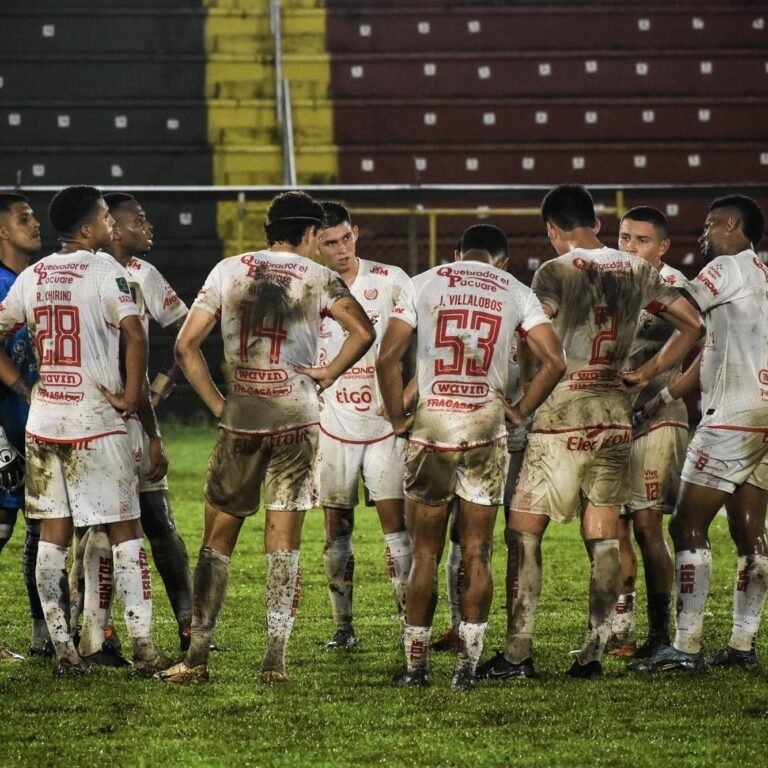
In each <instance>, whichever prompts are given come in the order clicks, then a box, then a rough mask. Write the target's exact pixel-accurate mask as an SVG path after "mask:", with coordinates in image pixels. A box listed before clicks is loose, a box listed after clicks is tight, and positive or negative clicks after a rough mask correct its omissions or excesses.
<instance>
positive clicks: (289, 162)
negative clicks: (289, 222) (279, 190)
mask: <svg viewBox="0 0 768 768" xmlns="http://www.w3.org/2000/svg"><path fill="white" fill-rule="evenodd" d="M282 90H283V117H284V120H283V184H287V185H289V186H291V187H295V186H296V150H295V147H294V144H293V109H292V106H291V83H290V81H288V80H283V82H282Z"/></svg>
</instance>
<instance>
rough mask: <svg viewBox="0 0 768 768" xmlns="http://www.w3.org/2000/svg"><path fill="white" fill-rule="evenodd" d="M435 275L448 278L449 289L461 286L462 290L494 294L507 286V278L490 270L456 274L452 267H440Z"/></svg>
mask: <svg viewBox="0 0 768 768" xmlns="http://www.w3.org/2000/svg"><path fill="white" fill-rule="evenodd" d="M437 274H438V275H439V276H440V277H447V278H448V287H449V288H455V287H456V286H461V287H462V288H481V289H482V290H486V291H490V292H491V293H496V291H499V290H504V289H505V288H506V287H507V286H509V280H508V279H507V278H505V277H504V276H502V275H497V274H496V273H495V272H491V271H490V270H482V271H480V272H472V271H463V272H457V271H456V270H454V268H453V267H440V269H438V270H437Z"/></svg>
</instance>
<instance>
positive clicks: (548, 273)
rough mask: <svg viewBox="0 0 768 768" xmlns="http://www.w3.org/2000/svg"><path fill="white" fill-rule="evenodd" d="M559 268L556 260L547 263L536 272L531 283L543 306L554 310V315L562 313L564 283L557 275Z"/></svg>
mask: <svg viewBox="0 0 768 768" xmlns="http://www.w3.org/2000/svg"><path fill="white" fill-rule="evenodd" d="M559 266H560V265H559V264H558V263H557V262H556V261H555V260H552V261H547V262H545V263H544V264H542V265H541V266H540V267H539V268H538V269H537V270H536V273H535V274H534V276H533V281H532V282H531V290H533V292H534V293H535V294H536V297H537V298H538V300H539V301H540V302H541V303H542V304H546V305H547V306H548V307H549V308H550V309H551V310H552V314H553V315H556V314H557V313H558V312H559V311H560V304H561V302H562V284H563V281H562V280H561V279H560V277H559V276H558V274H557V272H558V267H559Z"/></svg>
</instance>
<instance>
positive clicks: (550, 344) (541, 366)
mask: <svg viewBox="0 0 768 768" xmlns="http://www.w3.org/2000/svg"><path fill="white" fill-rule="evenodd" d="M526 341H527V344H526V346H527V348H528V349H529V350H530V351H531V353H532V354H533V357H534V358H535V359H536V361H537V362H538V370H537V371H536V373H535V374H534V375H533V377H532V378H531V380H530V381H529V382H528V385H527V386H526V388H525V394H524V395H523V397H522V399H521V400H520V402H519V403H517V404H516V405H509V404H508V403H507V402H506V401H505V402H504V412H505V415H506V417H507V419H508V420H509V421H511V422H512V423H513V424H518V425H519V424H522V423H523V422H524V421H525V419H526V417H527V416H529V415H530V414H531V413H533V411H535V410H536V408H538V407H539V406H540V405H541V404H542V403H543V402H544V401H545V400H546V399H547V397H549V393H550V392H551V391H552V390H553V389H554V388H555V386H556V385H557V382H558V381H560V379H561V378H562V377H563V374H564V373H565V370H566V367H567V366H566V362H565V350H564V349H563V344H562V342H561V341H560V338H559V337H558V335H557V333H556V332H555V329H554V328H553V327H552V326H551V325H550V324H549V323H541V324H540V325H535V326H534V327H533V328H531V330H530V331H529V332H528V334H527V336H526ZM518 349H519V347H518Z"/></svg>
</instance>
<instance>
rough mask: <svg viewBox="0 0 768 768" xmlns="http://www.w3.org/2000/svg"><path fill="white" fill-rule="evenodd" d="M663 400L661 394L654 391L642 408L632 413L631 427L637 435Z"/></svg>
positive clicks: (657, 410) (656, 411) (655, 412)
mask: <svg viewBox="0 0 768 768" xmlns="http://www.w3.org/2000/svg"><path fill="white" fill-rule="evenodd" d="M662 405H664V401H663V400H662V399H661V394H659V393H656V394H655V395H654V396H653V397H652V398H651V399H650V400H649V401H648V402H647V403H646V404H645V405H644V406H643V407H642V408H640V409H638V410H637V411H633V413H632V429H633V430H634V432H635V435H636V436H637V434H638V433H640V432H642V431H643V430H644V429H645V428H646V427H647V426H648V422H649V421H650V420H651V419H652V418H653V417H654V416H655V415H656V414H657V413H658V412H659V410H660V409H661V406H662Z"/></svg>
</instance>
